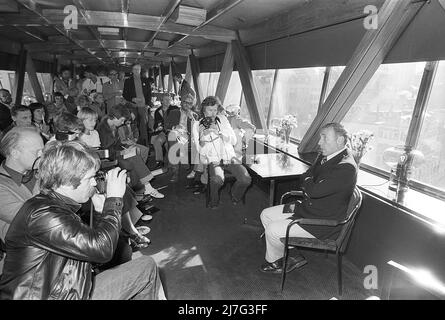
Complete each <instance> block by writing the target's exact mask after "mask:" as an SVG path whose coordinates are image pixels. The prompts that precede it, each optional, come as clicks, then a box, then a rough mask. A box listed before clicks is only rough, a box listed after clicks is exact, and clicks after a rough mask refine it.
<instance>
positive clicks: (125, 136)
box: [117, 109, 150, 163]
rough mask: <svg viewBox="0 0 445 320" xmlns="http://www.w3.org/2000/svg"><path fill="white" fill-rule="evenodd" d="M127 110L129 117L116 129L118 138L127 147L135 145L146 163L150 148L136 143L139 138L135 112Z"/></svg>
mask: <svg viewBox="0 0 445 320" xmlns="http://www.w3.org/2000/svg"><path fill="white" fill-rule="evenodd" d="M129 111H130V116H131V118H130V119H127V120H125V123H124V124H123V125H122V126H120V127H119V128H118V129H117V131H118V134H119V139H120V141H121V143H122V144H123V145H126V146H128V147H130V146H135V147H136V149H137V151H138V153H139V154H140V155H141V157H142V160H144V163H147V160H148V154H149V153H150V149H149V148H148V147H146V146H144V145H142V144H138V143H136V142H137V141H138V138H139V130H138V127H137V125H136V114H135V110H133V109H129Z"/></svg>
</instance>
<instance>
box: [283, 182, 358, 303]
mask: <svg viewBox="0 0 445 320" xmlns="http://www.w3.org/2000/svg"><path fill="white" fill-rule="evenodd" d="M299 193H300V192H298V191H297V192H295V191H292V192H290V193H288V194H284V195H283V197H282V199H283V198H284V196H288V195H289V194H291V195H293V196H297V195H298V194H299ZM361 204H362V194H361V192H360V190H359V189H358V188H357V187H355V189H354V192H353V194H352V196H351V199H350V200H349V205H348V209H347V212H346V218H345V219H344V220H343V221H335V220H327V219H297V220H294V221H292V222H291V223H290V224H289V225H288V227H287V230H286V237H285V238H280V241H281V242H282V243H284V258H283V260H284V266H283V272H282V274H281V291H283V289H284V281H285V279H286V267H287V260H288V253H289V249H290V248H294V247H297V248H305V249H319V250H324V251H325V252H334V253H335V255H336V256H337V280H338V294H339V295H340V296H341V295H342V255H343V254H344V252H345V250H346V248H347V245H348V242H349V238H350V236H351V232H352V228H353V226H354V222H355V218H356V216H357V212H358V211H359V209H360V206H361ZM296 224H298V225H313V226H330V227H336V226H342V227H341V230H340V233H339V235H338V237H337V239H335V240H332V239H326V240H320V239H317V238H302V237H289V231H290V229H291V228H292V226H294V225H296Z"/></svg>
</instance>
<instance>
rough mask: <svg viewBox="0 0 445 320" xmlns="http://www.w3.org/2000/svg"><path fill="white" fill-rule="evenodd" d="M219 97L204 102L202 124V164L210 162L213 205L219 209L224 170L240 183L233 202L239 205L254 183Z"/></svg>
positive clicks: (234, 189)
mask: <svg viewBox="0 0 445 320" xmlns="http://www.w3.org/2000/svg"><path fill="white" fill-rule="evenodd" d="M219 110H223V108H222V106H221V101H220V100H219V98H218V97H215V96H209V97H207V98H205V99H204V100H203V102H202V109H201V112H202V115H203V118H202V119H201V121H200V124H199V154H200V160H201V162H202V163H204V164H207V165H208V172H209V175H210V185H209V186H208V187H209V188H210V204H209V206H210V208H217V207H218V202H219V189H220V188H221V187H222V186H223V185H224V170H227V171H229V172H231V173H232V174H233V175H234V176H235V178H236V182H235V184H234V185H233V187H232V189H231V190H232V191H231V192H232V202H233V203H234V204H237V203H238V202H239V201H240V200H241V198H242V197H243V195H244V193H245V191H246V189H247V187H248V186H249V185H250V183H251V180H252V179H251V177H250V175H249V173H248V172H247V169H246V168H245V167H244V166H243V165H242V164H241V161H240V160H239V159H237V157H236V154H235V150H234V148H233V147H234V145H235V144H236V142H237V138H236V135H235V132H234V131H233V129H232V127H231V125H230V123H229V121H228V120H227V118H226V117H225V116H224V115H222V114H220V115H218V111H219Z"/></svg>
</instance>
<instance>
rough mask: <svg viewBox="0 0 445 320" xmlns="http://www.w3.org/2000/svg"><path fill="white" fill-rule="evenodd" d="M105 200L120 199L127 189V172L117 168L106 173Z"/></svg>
mask: <svg viewBox="0 0 445 320" xmlns="http://www.w3.org/2000/svg"><path fill="white" fill-rule="evenodd" d="M106 181H107V198H112V197H117V198H122V197H123V196H124V193H125V188H126V187H127V185H126V182H127V170H125V169H123V170H121V168H119V167H117V168H114V169H112V170H110V171H108V172H107V178H106Z"/></svg>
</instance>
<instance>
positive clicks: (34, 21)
mask: <svg viewBox="0 0 445 320" xmlns="http://www.w3.org/2000/svg"><path fill="white" fill-rule="evenodd" d="M16 1H21V2H29V1H31V0H16ZM40 13H41V15H40V16H39V17H33V16H29V15H22V14H15V13H13V14H7V15H3V16H1V17H0V26H48V25H57V26H62V25H63V21H64V19H65V17H66V14H65V13H63V10H61V9H44V10H41V12H40ZM85 14H86V15H87V16H88V17H90V19H85V18H84V17H82V16H79V17H78V18H79V20H78V24H79V26H88V25H94V26H103V27H115V28H134V29H141V30H148V31H158V29H159V32H166V33H175V34H181V35H188V36H191V37H202V38H205V39H208V40H214V41H220V42H230V41H232V40H233V39H236V33H235V31H233V30H229V29H225V28H220V27H215V26H211V25H206V26H204V27H202V28H199V29H197V30H194V29H195V28H194V27H192V26H186V25H182V24H178V23H173V22H168V21H167V22H165V23H164V24H162V21H163V17H159V16H150V15H143V14H134V13H129V14H128V15H127V14H124V13H122V12H110V11H92V10H85Z"/></svg>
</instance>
